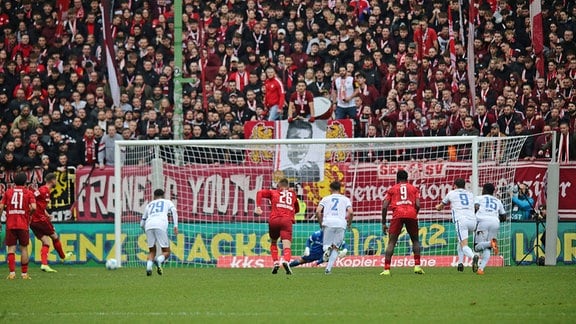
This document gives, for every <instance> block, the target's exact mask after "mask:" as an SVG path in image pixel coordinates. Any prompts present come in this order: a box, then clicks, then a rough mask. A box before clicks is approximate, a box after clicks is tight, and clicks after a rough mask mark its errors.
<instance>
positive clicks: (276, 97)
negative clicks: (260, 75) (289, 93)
mask: <svg viewBox="0 0 576 324" xmlns="http://www.w3.org/2000/svg"><path fill="white" fill-rule="evenodd" d="M264 87H265V88H266V94H265V95H264V105H265V106H266V108H271V107H272V106H276V105H278V109H280V110H282V107H284V97H285V96H286V91H284V86H283V85H282V81H280V79H278V78H271V79H266V81H264Z"/></svg>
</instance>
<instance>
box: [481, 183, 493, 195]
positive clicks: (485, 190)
mask: <svg viewBox="0 0 576 324" xmlns="http://www.w3.org/2000/svg"><path fill="white" fill-rule="evenodd" d="M495 190H496V188H495V187H494V185H493V184H492V183H490V182H488V183H485V184H484V185H483V186H482V194H484V195H493V194H494V191H495Z"/></svg>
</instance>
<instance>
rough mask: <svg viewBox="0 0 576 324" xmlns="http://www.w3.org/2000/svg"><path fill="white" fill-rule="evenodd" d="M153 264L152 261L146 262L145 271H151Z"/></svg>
mask: <svg viewBox="0 0 576 324" xmlns="http://www.w3.org/2000/svg"><path fill="white" fill-rule="evenodd" d="M153 264H154V262H152V260H148V261H147V262H146V270H148V271H152V265H153Z"/></svg>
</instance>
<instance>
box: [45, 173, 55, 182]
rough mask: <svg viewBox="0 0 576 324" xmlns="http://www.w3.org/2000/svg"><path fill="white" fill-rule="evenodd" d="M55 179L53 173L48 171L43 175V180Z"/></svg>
mask: <svg viewBox="0 0 576 324" xmlns="http://www.w3.org/2000/svg"><path fill="white" fill-rule="evenodd" d="M54 179H56V175H55V174H54V173H48V174H47V175H46V176H45V177H44V181H45V182H48V181H52V180H54Z"/></svg>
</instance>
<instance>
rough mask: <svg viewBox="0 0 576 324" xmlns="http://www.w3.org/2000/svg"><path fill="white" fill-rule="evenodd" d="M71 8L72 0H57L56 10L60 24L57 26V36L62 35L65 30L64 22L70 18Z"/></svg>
mask: <svg viewBox="0 0 576 324" xmlns="http://www.w3.org/2000/svg"><path fill="white" fill-rule="evenodd" d="M69 8H70V1H68V0H57V1H56V12H57V14H58V26H56V36H57V37H60V36H62V34H63V32H64V22H65V21H66V20H68V9H69Z"/></svg>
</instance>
